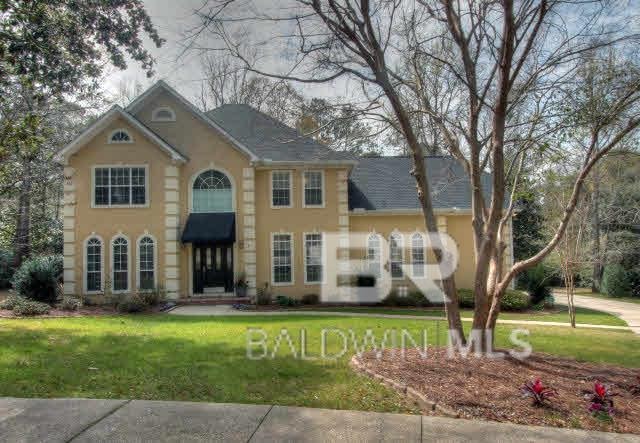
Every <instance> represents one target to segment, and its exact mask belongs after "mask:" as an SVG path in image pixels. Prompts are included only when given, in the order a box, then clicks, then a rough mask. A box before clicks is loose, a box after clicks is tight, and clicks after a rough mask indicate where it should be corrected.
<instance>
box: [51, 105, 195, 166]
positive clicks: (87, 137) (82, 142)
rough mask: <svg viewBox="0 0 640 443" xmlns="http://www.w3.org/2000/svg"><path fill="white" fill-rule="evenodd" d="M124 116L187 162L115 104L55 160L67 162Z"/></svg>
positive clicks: (167, 150) (146, 135) (159, 144)
mask: <svg viewBox="0 0 640 443" xmlns="http://www.w3.org/2000/svg"><path fill="white" fill-rule="evenodd" d="M119 117H120V118H122V119H123V120H125V121H126V122H127V123H129V124H130V125H131V126H132V127H134V128H135V129H137V130H138V131H140V133H141V134H142V135H144V136H145V137H146V138H147V139H149V140H150V141H151V142H153V143H154V144H155V145H157V146H158V147H159V148H160V149H161V150H162V151H163V152H165V153H166V154H167V155H169V156H170V157H171V158H172V159H173V160H176V161H180V162H185V161H187V157H185V156H184V155H183V154H182V153H181V152H180V151H178V150H177V149H176V148H175V147H173V146H171V145H170V144H169V143H167V142H166V141H165V140H163V139H162V138H160V137H159V136H158V135H157V134H156V133H155V132H153V131H151V130H150V129H149V128H147V127H146V126H145V125H144V124H143V123H142V122H141V121H140V120H138V119H136V118H135V117H134V116H132V115H131V114H129V113H128V112H126V111H125V110H124V109H122V108H121V107H120V106H118V105H114V106H113V107H112V108H111V109H109V110H108V111H107V112H105V113H104V114H103V115H102V117H100V118H99V119H98V120H96V121H95V122H93V123H92V124H90V125H89V126H88V127H87V128H86V129H85V130H84V131H82V133H80V135H78V136H77V137H76V138H75V139H74V140H73V141H72V142H71V143H69V144H68V145H67V146H65V147H64V148H62V149H61V150H60V151H58V153H57V154H56V156H55V160H56V161H59V162H62V163H66V162H67V160H68V159H69V157H70V156H71V155H73V154H75V153H76V152H78V151H79V150H81V149H82V148H83V147H85V146H86V145H87V143H89V142H90V141H91V140H93V139H94V138H95V137H96V136H97V135H98V134H99V133H100V132H102V131H103V130H104V129H105V128H107V127H108V126H109V125H110V124H111V123H112V122H113V121H114V120H116V119H117V118H119Z"/></svg>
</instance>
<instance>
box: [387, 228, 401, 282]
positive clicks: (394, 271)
mask: <svg viewBox="0 0 640 443" xmlns="http://www.w3.org/2000/svg"><path fill="white" fill-rule="evenodd" d="M402 262H403V260H402V236H401V235H400V234H398V233H397V232H396V233H393V234H391V236H390V237H389V263H390V265H391V278H402V277H403V273H402Z"/></svg>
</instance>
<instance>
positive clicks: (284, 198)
mask: <svg viewBox="0 0 640 443" xmlns="http://www.w3.org/2000/svg"><path fill="white" fill-rule="evenodd" d="M271 206H273V207H274V208H288V207H291V171H273V172H272V173H271Z"/></svg>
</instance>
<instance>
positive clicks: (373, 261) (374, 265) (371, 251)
mask: <svg viewBox="0 0 640 443" xmlns="http://www.w3.org/2000/svg"><path fill="white" fill-rule="evenodd" d="M367 265H368V268H369V273H370V274H371V275H374V276H376V277H378V278H379V277H380V236H379V235H378V234H371V235H370V236H369V238H368V239H367Z"/></svg>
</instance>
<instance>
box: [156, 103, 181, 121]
mask: <svg viewBox="0 0 640 443" xmlns="http://www.w3.org/2000/svg"><path fill="white" fill-rule="evenodd" d="M151 120H152V121H154V122H174V121H176V114H175V112H173V109H171V108H169V107H167V106H161V107H159V108H156V109H154V110H153V113H152V114H151Z"/></svg>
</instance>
